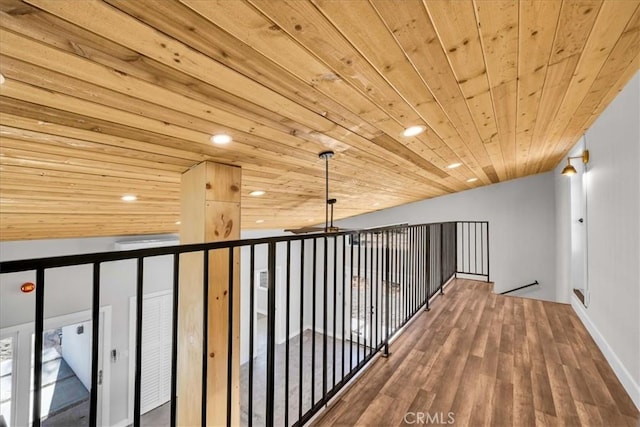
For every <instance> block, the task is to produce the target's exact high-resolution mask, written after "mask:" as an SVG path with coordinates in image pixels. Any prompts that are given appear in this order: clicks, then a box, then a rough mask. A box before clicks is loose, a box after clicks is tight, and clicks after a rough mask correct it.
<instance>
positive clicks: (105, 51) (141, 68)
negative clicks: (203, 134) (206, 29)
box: [2, 1, 366, 135]
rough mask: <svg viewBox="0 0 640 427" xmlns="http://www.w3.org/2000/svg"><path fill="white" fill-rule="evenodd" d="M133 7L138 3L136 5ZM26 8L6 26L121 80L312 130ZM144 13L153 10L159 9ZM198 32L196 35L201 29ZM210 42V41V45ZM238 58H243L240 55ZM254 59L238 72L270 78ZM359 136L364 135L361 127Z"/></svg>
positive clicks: (6, 19) (7, 18)
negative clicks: (128, 78)
mask: <svg viewBox="0 0 640 427" xmlns="http://www.w3.org/2000/svg"><path fill="white" fill-rule="evenodd" d="M135 3H136V4H137V3H138V2H135ZM167 4H173V2H164V1H163V2H161V4H160V5H162V6H164V5H167ZM24 6H26V7H27V8H29V10H28V13H27V11H23V10H19V11H18V12H16V13H12V12H11V11H7V14H3V15H2V21H3V26H4V27H6V28H8V29H11V30H12V31H14V32H16V33H20V34H23V35H26V36H27V37H29V38H31V39H34V40H41V41H46V42H47V43H48V44H50V45H52V46H55V47H57V48H58V49H60V50H62V51H66V52H68V53H72V54H74V55H78V56H81V57H83V58H86V59H90V60H91V61H93V62H95V63H98V64H101V65H103V66H105V67H106V68H107V69H110V70H116V72H117V73H119V74H120V75H121V76H123V77H125V76H127V75H130V76H132V77H136V78H138V79H140V80H143V81H145V82H147V83H150V84H152V85H157V86H161V87H163V88H165V89H168V90H169V91H170V93H171V94H173V93H178V94H182V95H184V96H186V97H188V98H191V99H194V100H198V101H201V102H204V103H205V104H208V105H209V106H211V107H213V108H216V109H222V110H225V111H228V112H230V113H233V114H235V115H237V116H240V117H245V118H247V119H250V120H254V121H256V120H257V121H262V122H267V121H268V123H269V126H271V127H273V128H276V129H280V130H282V131H284V132H287V131H289V129H291V127H292V126H293V127H294V128H295V129H298V130H302V131H306V129H308V128H304V127H302V126H301V125H299V124H297V123H295V122H293V121H292V120H291V119H288V118H285V117H284V116H281V115H279V114H277V113H276V112H273V111H270V110H268V109H265V108H262V107H260V106H258V105H255V104H252V103H249V102H248V101H246V100H243V99H241V98H239V97H237V96H235V95H233V94H230V93H227V92H224V91H222V90H220V89H218V88H215V87H213V86H211V85H208V84H206V83H204V82H202V81H200V80H197V79H194V78H192V77H190V76H188V75H184V74H182V73H180V72H179V71H177V70H174V69H173V68H170V67H167V66H165V65H163V64H161V63H158V62H156V61H154V60H152V59H150V58H146V57H144V56H142V55H140V54H139V53H137V52H135V51H132V50H130V49H127V48H124V47H122V46H120V45H117V44H115V43H112V42H110V41H108V40H106V39H104V38H101V37H99V36H97V35H96V34H93V33H91V32H89V31H86V30H84V29H81V28H79V27H77V26H74V25H72V24H70V23H68V22H66V21H64V20H62V19H60V18H58V17H56V16H53V15H51V14H47V13H45V12H43V11H40V10H39V9H36V8H34V7H32V6H29V5H24ZM156 6H158V5H156ZM146 10H147V11H150V10H155V8H154V9H146ZM170 16H171V19H172V20H175V16H172V15H170ZM196 33H198V31H197V29H196ZM207 34H208V33H205V35H207ZM198 36H199V37H201V35H200V34H198ZM218 36H219V34H218ZM207 41H208V42H210V40H207ZM227 50H229V49H227ZM221 52H223V53H224V54H225V55H227V56H232V54H233V53H234V52H224V50H223V48H221ZM235 56H238V57H241V55H240V54H238V55H235ZM222 57H224V56H222ZM252 60H253V57H247V58H243V59H242V62H240V63H237V64H235V65H236V68H237V67H238V66H239V65H241V64H242V63H247V65H246V66H245V68H246V69H245V68H243V69H242V71H243V72H244V73H245V74H246V73H247V72H248V71H250V70H260V74H263V75H264V77H265V78H266V77H268V74H269V73H268V72H265V71H266V70H265V64H251V61H252ZM72 68H73V67H72ZM82 68H84V67H80V69H82ZM99 75H101V74H99ZM258 77H259V76H258ZM277 81H278V82H283V80H282V79H278V80H277ZM147 89H148V88H147ZM303 89H304V88H302V87H297V86H296V87H292V88H290V89H289V90H290V91H291V93H298V94H300V95H299V97H298V99H299V98H300V96H302V94H303V93H304V90H303ZM279 90H280V91H284V90H285V88H279ZM144 93H147V91H144ZM302 101H304V100H301V102H302ZM303 103H304V104H305V106H307V108H310V106H313V107H314V108H318V112H319V113H320V112H322V111H331V112H332V115H333V111H334V109H333V108H331V107H332V106H326V105H322V100H319V99H316V98H313V99H309V100H308V101H307V102H303ZM174 105H175V104H174ZM178 105H179V104H178ZM321 107H322V108H321ZM360 131H361V132H364V129H363V127H362V126H361V129H360ZM365 135H366V134H365Z"/></svg>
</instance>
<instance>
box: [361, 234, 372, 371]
mask: <svg viewBox="0 0 640 427" xmlns="http://www.w3.org/2000/svg"><path fill="white" fill-rule="evenodd" d="M369 239H371V243H370V242H369ZM366 241H367V244H366V246H365V249H364V307H365V308H364V333H363V335H364V337H363V339H364V343H365V349H364V357H365V358H366V357H367V356H368V354H367V353H368V351H367V350H368V349H370V348H371V340H370V339H369V340H368V341H367V316H368V314H369V312H371V304H370V302H368V301H367V282H368V280H367V279H368V276H369V275H368V271H367V269H368V267H369V253H370V252H371V245H372V244H373V237H372V235H371V233H367V238H366ZM369 329H371V328H369ZM367 348H368V349H367Z"/></svg>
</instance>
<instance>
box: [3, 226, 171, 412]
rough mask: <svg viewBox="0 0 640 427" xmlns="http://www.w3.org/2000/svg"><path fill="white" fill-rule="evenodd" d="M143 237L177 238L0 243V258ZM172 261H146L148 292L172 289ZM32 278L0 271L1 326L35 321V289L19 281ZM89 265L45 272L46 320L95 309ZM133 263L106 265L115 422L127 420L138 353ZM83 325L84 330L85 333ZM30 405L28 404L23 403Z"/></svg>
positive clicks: (105, 246) (81, 249)
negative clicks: (132, 328) (132, 327)
mask: <svg viewBox="0 0 640 427" xmlns="http://www.w3.org/2000/svg"><path fill="white" fill-rule="evenodd" d="M140 239H164V240H169V239H175V236H173V235H162V236H139V237H135V236H129V237H104V238H85V239H58V240H31V241H14V242H0V260H2V261H8V260H16V259H29V258H40V257H49V256H58V255H72V254H84V253H94V252H106V251H113V250H114V247H115V244H116V242H119V241H127V240H130V241H132V240H140ZM172 269H173V265H172V263H171V260H170V258H168V257H155V258H149V259H147V260H145V280H144V292H145V294H146V293H153V292H158V291H160V290H165V289H170V288H171V279H172ZM26 281H30V282H34V281H35V274H34V273H31V272H27V273H15V274H2V275H0V307H1V310H0V329H4V328H8V327H12V326H17V325H22V324H25V323H30V322H33V321H34V312H35V292H32V293H30V294H23V293H21V292H20V285H21V284H22V283H24V282H26ZM91 283H92V269H91V266H88V265H83V266H76V267H70V268H58V269H52V270H47V271H46V273H45V284H46V285H45V318H51V317H57V316H62V315H65V314H70V313H77V312H81V311H85V310H88V309H90V307H91ZM135 283H136V265H135V261H119V262H109V263H104V264H102V267H101V288H102V292H101V295H100V298H101V306H111V307H112V331H113V336H112V337H111V348H112V349H115V350H117V352H118V354H119V357H118V360H117V361H116V362H110V358H109V356H108V355H105V358H104V360H105V362H104V363H111V380H110V384H111V389H110V407H111V410H110V415H109V419H110V420H111V423H112V424H117V423H119V422H120V421H122V420H126V418H127V406H128V405H129V402H130V401H131V397H130V396H128V393H127V389H128V358H129V357H130V355H131V357H133V355H134V353H133V352H132V351H130V349H129V337H128V332H127V331H128V330H129V321H130V319H129V305H128V304H129V303H128V299H129V297H131V296H133V295H135ZM87 329H89V334H90V328H86V327H85V334H87ZM25 405H28V402H25Z"/></svg>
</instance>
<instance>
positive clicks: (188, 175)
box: [177, 162, 242, 426]
mask: <svg viewBox="0 0 640 427" xmlns="http://www.w3.org/2000/svg"><path fill="white" fill-rule="evenodd" d="M241 184H242V171H241V170H240V168H237V167H233V166H227V165H220V164H216V163H213V162H202V163H200V164H198V165H196V166H195V167H193V168H191V169H190V170H189V171H187V172H185V173H184V174H183V175H182V180H181V203H180V205H181V206H180V207H181V214H182V217H183V218H185V223H184V224H182V225H181V226H180V243H181V244H189V243H203V242H217V241H227V240H237V239H239V238H240V203H239V201H240V188H241ZM205 256H207V257H208V265H209V269H208V272H207V273H206V274H207V280H208V287H207V289H208V299H207V301H208V304H207V310H208V319H207V320H208V322H207V324H208V326H207V331H208V334H207V349H206V354H207V390H206V402H207V412H206V414H207V415H206V417H207V420H206V423H204V422H202V419H201V418H202V417H201V401H200V399H196V398H193V396H201V395H202V394H203V393H202V378H203V372H202V364H203V361H202V354H203V350H202V347H203V345H204V342H203V319H202V314H203V303H202V301H203V276H204V273H203V268H204V259H205ZM231 257H233V259H231ZM232 261H233V264H232V265H233V270H231V271H230V269H229V265H230V263H231V262H232ZM180 263H181V265H180V289H179V299H178V302H179V308H178V319H179V320H178V328H179V330H178V340H179V345H180V346H181V349H182V351H181V353H180V355H179V357H178V396H180V398H179V399H178V415H177V416H178V421H177V422H178V424H179V425H184V426H196V425H204V424H206V425H224V424H226V422H227V386H228V377H227V366H228V360H229V357H228V354H229V353H228V351H229V346H231V354H232V373H231V386H230V387H231V408H232V413H231V414H230V419H231V423H232V425H238V423H239V422H240V251H239V248H235V249H233V250H228V249H220V250H214V251H208V252H207V253H206V254H205V253H193V254H183V255H182V256H181V258H180ZM230 286H232V287H233V288H230ZM232 297H233V299H232V300H231V298H232ZM230 307H231V309H232V311H233V313H234V314H233V318H232V320H231V324H230V322H229V308H230ZM229 331H231V333H232V337H233V340H232V342H231V343H229Z"/></svg>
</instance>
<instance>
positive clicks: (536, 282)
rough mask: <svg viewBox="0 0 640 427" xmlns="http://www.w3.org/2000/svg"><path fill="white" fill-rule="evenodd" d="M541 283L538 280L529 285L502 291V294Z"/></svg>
mask: <svg viewBox="0 0 640 427" xmlns="http://www.w3.org/2000/svg"><path fill="white" fill-rule="evenodd" d="M539 284H540V283H539V282H538V281H537V280H536V281H534V282H532V283H529V284H528V285H523V286H518V287H517V288H513V289H509V290H508V291H504V292H500V295H506V294H510V293H511V292H515V291H519V290H520V289H524V288H529V287H531V286H536V285H539Z"/></svg>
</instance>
